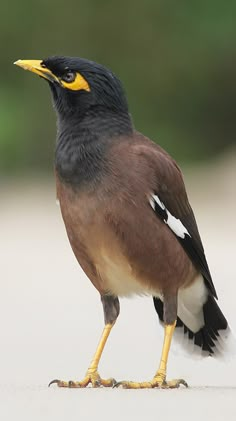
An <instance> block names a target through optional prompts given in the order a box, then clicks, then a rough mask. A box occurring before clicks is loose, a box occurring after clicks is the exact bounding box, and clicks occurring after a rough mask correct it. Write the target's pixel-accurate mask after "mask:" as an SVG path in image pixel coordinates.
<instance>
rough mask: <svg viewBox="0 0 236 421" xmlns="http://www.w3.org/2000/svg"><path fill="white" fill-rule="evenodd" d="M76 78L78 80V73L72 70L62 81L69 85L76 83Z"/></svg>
mask: <svg viewBox="0 0 236 421" xmlns="http://www.w3.org/2000/svg"><path fill="white" fill-rule="evenodd" d="M75 78H76V73H75V72H72V71H71V70H69V71H68V72H66V73H65V74H64V75H63V76H62V80H64V82H67V83H71V82H74V80H75Z"/></svg>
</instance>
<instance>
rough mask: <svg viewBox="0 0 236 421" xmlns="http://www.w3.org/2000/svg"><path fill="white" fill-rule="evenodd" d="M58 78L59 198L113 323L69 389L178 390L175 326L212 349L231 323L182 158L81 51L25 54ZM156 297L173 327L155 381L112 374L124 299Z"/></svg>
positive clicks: (32, 65)
mask: <svg viewBox="0 0 236 421" xmlns="http://www.w3.org/2000/svg"><path fill="white" fill-rule="evenodd" d="M15 64H17V65H18V66H20V67H22V68H23V69H25V70H29V71H31V72H33V73H36V74H37V75H39V76H41V77H42V78H44V79H46V80H47V81H48V83H49V86H50V89H51V92H52V97H53V103H54V107H55V110H56V113H57V142H56V151H55V173H56V185H57V197H58V199H59V202H60V207H61V212H62V216H63V219H64V223H65V226H66V230H67V234H68V237H69V241H70V244H71V247H72V249H73V252H74V254H75V256H76V258H77V260H78V262H79V264H80V265H81V267H82V269H83V270H84V272H85V273H86V275H87V276H88V278H89V279H90V281H91V282H92V283H93V285H94V286H95V288H96V289H97V290H98V292H99V294H100V295H101V301H102V305H103V310H104V318H105V328H104V330H103V333H102V337H101V340H100V342H99V345H98V347H97V350H96V352H95V355H94V357H93V359H92V361H91V364H90V366H89V368H88V371H87V373H86V375H85V378H84V379H83V380H82V381H62V380H53V381H52V382H51V383H57V385H58V386H61V387H86V386H87V385H88V384H89V383H91V384H92V386H93V387H98V386H100V385H102V386H107V387H108V386H114V385H116V386H117V385H121V386H123V387H125V388H133V389H138V388H154V387H160V388H176V387H178V386H179V385H180V384H182V385H185V386H187V383H186V382H185V381H184V380H183V379H178V380H172V381H167V380H166V369H167V358H168V353H169V349H170V344H171V339H172V336H173V333H174V330H175V327H177V328H179V329H182V331H183V334H184V333H185V334H186V335H188V338H189V339H190V340H192V341H193V342H194V344H195V345H196V346H198V347H200V348H201V349H202V350H203V351H205V354H207V355H212V354H214V353H215V351H216V349H217V341H218V340H219V338H220V334H219V331H220V330H225V331H227V330H228V329H227V327H228V323H227V321H226V319H225V317H224V315H223V314H222V312H221V310H220V308H219V307H218V305H217V303H216V298H217V295H216V291H215V288H214V285H213V282H212V278H211V274H210V271H209V267H208V264H207V261H206V257H205V253H204V249H203V245H202V242H201V238H200V235H199V232H198V228H197V224H196V220H195V217H194V214H193V211H192V209H191V206H190V204H189V202H188V198H187V194H186V190H185V186H184V181H183V177H182V174H181V171H180V169H179V167H178V166H177V164H176V162H175V161H174V160H173V159H172V158H171V157H170V156H169V155H168V153H167V152H165V151H164V150H163V149H162V148H161V147H160V146H158V145H156V144H155V143H153V142H152V141H151V140H149V139H148V138H146V137H145V136H143V135H142V134H141V133H138V132H137V131H135V129H134V126H133V123H132V120H131V117H130V114H129V111H128V105H127V100H126V96H125V93H124V90H123V88H122V85H121V82H120V81H119V79H118V78H117V77H116V76H115V75H114V74H113V73H112V72H111V71H110V70H108V69H106V68H105V67H104V66H102V65H100V64H97V63H94V62H92V61H89V60H86V59H82V58H73V57H49V58H47V59H46V60H42V61H41V60H18V61H17V62H16V63H15ZM134 294H148V295H151V296H152V297H153V302H154V306H155V309H156V312H157V314H158V316H159V319H160V321H161V322H163V323H164V326H165V335H164V343H163V349H162V354H161V360H160V365H159V368H158V370H157V372H156V374H155V375H154V377H153V379H152V380H150V381H148V382H141V383H137V382H130V381H122V382H118V383H116V382H115V380H114V379H108V380H104V379H102V378H101V377H100V376H99V374H98V371H97V370H98V363H99V360H100V358H101V355H102V351H103V348H104V346H105V343H106V341H107V338H108V336H109V334H110V331H111V329H112V327H113V326H114V324H115V321H116V319H117V317H118V315H119V309H120V306H119V298H118V297H124V296H125V297H127V296H131V295H134Z"/></svg>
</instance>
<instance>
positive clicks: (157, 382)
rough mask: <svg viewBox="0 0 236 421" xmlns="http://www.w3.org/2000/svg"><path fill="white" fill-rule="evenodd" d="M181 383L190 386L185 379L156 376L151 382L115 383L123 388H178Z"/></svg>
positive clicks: (115, 385)
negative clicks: (168, 378)
mask: <svg viewBox="0 0 236 421" xmlns="http://www.w3.org/2000/svg"><path fill="white" fill-rule="evenodd" d="M180 385H183V386H185V387H188V384H187V383H186V381H185V380H183V379H175V380H171V381H166V380H165V379H163V378H161V377H160V378H158V377H154V378H153V380H151V381H150V382H129V381H120V382H117V383H115V384H114V385H113V388H115V387H122V388H123V389H154V388H158V389H177V388H179V386H180Z"/></svg>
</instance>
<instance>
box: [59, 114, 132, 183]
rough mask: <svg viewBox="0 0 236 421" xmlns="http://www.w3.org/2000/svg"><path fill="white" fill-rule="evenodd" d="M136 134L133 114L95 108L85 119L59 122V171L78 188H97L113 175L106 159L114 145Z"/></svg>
mask: <svg viewBox="0 0 236 421" xmlns="http://www.w3.org/2000/svg"><path fill="white" fill-rule="evenodd" d="M132 131H133V127H132V122H131V119H130V116H129V114H127V113H122V112H119V113H117V112H113V111H108V110H107V109H103V107H99V108H98V107H94V109H90V110H89V111H87V112H86V113H85V114H84V116H83V117H82V118H78V117H77V118H76V117H75V116H71V117H70V118H66V119H61V118H60V117H59V119H58V135H57V145H56V154H55V166H56V171H57V173H58V175H59V177H60V178H61V180H62V181H63V182H66V183H68V184H70V185H73V186H74V187H80V186H81V185H84V184H85V183H86V184H88V183H90V184H92V185H93V186H95V185H96V184H97V182H98V181H100V179H101V177H102V176H103V175H104V174H107V173H109V162H108V161H107V158H106V155H107V151H108V149H109V147H110V146H111V145H112V143H113V142H116V141H119V139H120V138H121V137H123V136H125V135H130V134H131V133H132Z"/></svg>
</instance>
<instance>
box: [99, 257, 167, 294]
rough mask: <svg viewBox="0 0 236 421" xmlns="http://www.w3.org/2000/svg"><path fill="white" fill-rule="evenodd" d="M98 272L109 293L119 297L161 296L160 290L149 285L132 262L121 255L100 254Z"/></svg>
mask: <svg viewBox="0 0 236 421" xmlns="http://www.w3.org/2000/svg"><path fill="white" fill-rule="evenodd" d="M96 269H97V272H98V274H99V276H100V278H101V280H102V282H103V284H104V289H105V291H106V292H107V294H112V295H116V296H119V297H130V296H132V295H152V296H159V295H160V291H159V290H158V289H155V290H154V289H153V288H151V287H149V285H148V282H146V281H145V280H141V279H139V278H138V276H137V275H136V274H135V273H134V271H133V270H132V267H131V266H130V264H129V263H128V262H127V261H125V259H124V258H123V257H121V256H117V257H116V258H115V259H114V257H112V258H111V257H110V256H109V255H108V254H107V253H105V251H104V252H102V253H101V254H100V258H99V262H98V263H97V264H96Z"/></svg>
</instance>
